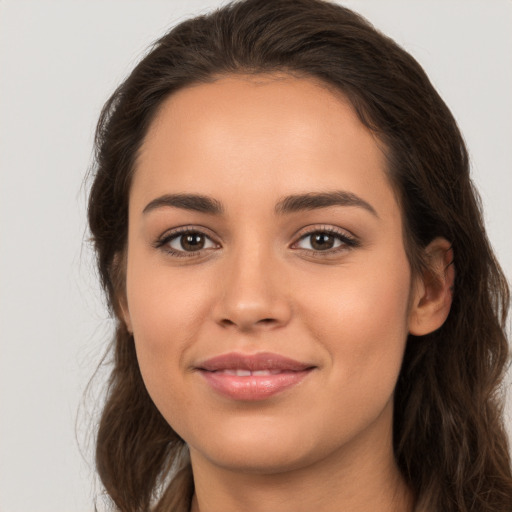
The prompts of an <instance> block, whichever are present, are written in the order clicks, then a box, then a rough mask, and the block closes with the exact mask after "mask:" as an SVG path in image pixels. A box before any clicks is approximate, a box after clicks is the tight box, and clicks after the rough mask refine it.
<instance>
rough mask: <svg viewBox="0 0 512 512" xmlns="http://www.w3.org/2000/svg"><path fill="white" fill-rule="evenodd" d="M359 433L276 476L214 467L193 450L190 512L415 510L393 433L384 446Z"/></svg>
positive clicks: (383, 511)
mask: <svg viewBox="0 0 512 512" xmlns="http://www.w3.org/2000/svg"><path fill="white" fill-rule="evenodd" d="M377 430H378V429H377ZM390 430H391V429H390ZM370 434H371V433H370ZM360 437H361V439H355V440H353V441H352V442H351V443H350V446H345V447H343V448H342V449H341V450H340V451H339V452H336V453H332V454H330V455H329V456H328V457H326V458H324V459H322V460H318V461H316V462H314V463H313V464H310V465H307V466H302V467H299V468H296V469H291V470H287V471H283V472H273V473H272V474H261V473H258V474H255V473H247V472H240V471H236V469H235V470H233V469H231V468H222V467H218V466H214V465H213V464H212V463H211V462H209V461H207V460H206V459H204V458H201V457H200V456H199V454H197V453H196V452H194V450H193V449H191V461H192V469H193V472H194V483H195V494H194V497H193V501H192V508H191V512H239V511H240V510H244V511H246V512H268V511H269V510H272V512H290V511H293V512H310V511H311V510H322V511H323V512H339V511H340V510H350V511H351V512H367V511H368V510H375V511H378V512H410V511H412V509H413V498H412V493H411V491H410V489H409V488H408V487H407V485H406V483H405V482H404V480H403V478H402V476H401V474H400V472H399V470H398V467H397V465H396V463H395V459H394V455H393V448H392V436H391V432H389V435H388V436H387V442H386V443H385V444H383V443H382V442H380V443H378V444H377V445H375V444H373V443H369V442H368V441H369V440H368V437H367V436H365V435H364V434H363V435H362V436H360ZM363 438H364V439H363ZM381 441H382V438H381ZM370 446H371V449H369V447H370Z"/></svg>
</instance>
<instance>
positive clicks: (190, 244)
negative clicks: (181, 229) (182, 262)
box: [181, 233, 204, 251]
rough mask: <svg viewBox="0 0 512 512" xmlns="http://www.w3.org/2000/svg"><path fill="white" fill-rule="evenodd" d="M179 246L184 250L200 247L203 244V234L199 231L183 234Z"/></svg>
mask: <svg viewBox="0 0 512 512" xmlns="http://www.w3.org/2000/svg"><path fill="white" fill-rule="evenodd" d="M181 246H182V247H183V249H185V251H195V250H198V249H202V248H203V246H204V236H203V235H201V234H200V233H191V234H188V235H183V237H182V238H181Z"/></svg>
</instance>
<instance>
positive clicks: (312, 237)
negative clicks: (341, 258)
mask: <svg viewBox="0 0 512 512" xmlns="http://www.w3.org/2000/svg"><path fill="white" fill-rule="evenodd" d="M358 246H359V242H358V240H357V239H355V238H354V237H353V236H352V235H349V234H348V233H346V232H345V231H343V232H341V231H340V232H338V231H337V230H336V231H333V230H330V229H324V230H321V229H318V230H316V231H310V232H309V233H306V234H304V235H303V236H301V237H300V238H299V240H298V241H297V242H295V243H294V244H293V247H294V248H295V249H304V250H307V251H310V252H314V253H321V252H325V253H328V254H332V253H334V252H337V251H338V250H343V249H350V248H354V247H358Z"/></svg>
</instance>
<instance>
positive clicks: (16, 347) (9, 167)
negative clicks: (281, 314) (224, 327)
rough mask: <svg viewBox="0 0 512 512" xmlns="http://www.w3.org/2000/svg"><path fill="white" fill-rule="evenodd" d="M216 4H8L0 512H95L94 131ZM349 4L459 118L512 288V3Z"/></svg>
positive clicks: (104, 337)
mask: <svg viewBox="0 0 512 512" xmlns="http://www.w3.org/2000/svg"><path fill="white" fill-rule="evenodd" d="M218 3H219V2H218V1H214V0H194V1H192V0H179V1H178V0H176V1H170V0H168V1H156V0H149V1H148V0H138V1H133V0H101V1H100V0H87V1H81V0H65V1H58V0H55V1H49V0H32V1H25V0H11V1H5V0H4V1H0V336H1V338H0V512H28V511H33V512H64V511H65V512H71V511H75V512H82V511H84V512H85V511H88V512H89V511H92V510H93V496H94V495H95V492H96V490H95V486H94V471H93V463H92V460H93V459H92V455H91V454H92V451H91V447H92V444H91V432H92V426H93V425H94V422H95V421H96V418H97V413H98V410H97V403H96V397H97V395H98V393H99V390H100V389H101V383H102V382H103V379H104V373H102V372H100V373H99V375H98V378H97V379H96V381H95V382H94V383H93V385H92V386H91V387H90V388H89V393H88V394H85V395H84V392H85V388H86V385H87V383H88V381H89V378H90V377H91V375H92V374H93V372H94V370H95V368H96V367H97V365H98V363H99V361H100V358H101V356H102V354H103V352H104V349H105V347H106V344H107V342H108V339H109V335H110V332H111V324H110V321H109V319H108V316H107V314H106V312H105V308H104V304H103V299H102V297H101V294H100V292H99V289H98V285H97V283H96V275H95V271H94V265H93V258H92V256H91V253H90V249H89V246H88V245H87V243H86V231H85V222H84V220H85V198H86V190H87V186H85V185H84V184H83V180H84V176H85V173H86V170H87V168H88V167H89V165H90V163H91V148H92V134H93V130H94V125H95V122H96V119H97V117H98V114H99V111H100V108H101V106H102V104H103V102H104V101H105V100H106V99H107V97H108V95H109V94H110V92H112V90H113V89H114V87H115V86H116V85H117V84H118V83H119V82H120V81H121V80H122V78H123V77H124V76H125V75H126V73H127V72H128V71H129V70H130V69H131V68H132V67H133V66H134V64H135V63H136V62H137V61H138V59H139V58H140V57H141V55H142V54H143V53H144V50H145V48H146V47H147V46H148V44H149V43H150V42H151V41H153V40H154V39H155V38H156V37H157V36H159V35H161V34H162V33H163V31H164V30H165V28H166V27H168V26H169V25H171V24H174V23H175V22H176V21H179V20H181V19H183V18H185V17H187V16H188V15H190V14H192V13H198V12H201V11H204V10H207V9H208V8H209V7H211V6H215V5H218ZM345 4H346V5H348V6H351V7H354V8H355V9H356V10H358V11H359V12H361V13H362V14H364V15H366V16H367V17H368V18H369V19H370V20H371V21H372V22H373V23H374V24H375V25H376V26H377V27H378V28H380V29H382V30H383V31H384V32H385V33H387V34H389V35H391V36H392V37H394V38H395V39H396V40H397V41H398V42H399V43H401V44H402V45H403V46H404V47H405V48H406V49H407V50H408V51H410V52H411V53H412V54H413V55H414V56H415V57H416V58H417V59H418V60H419V61H420V63H421V64H422V65H423V66H424V67H425V69H426V70H427V72H428V73H429V75H430V77H431V79H432V81H433V82H434V84H435V85H436V86H437V88H438V90H439V91H440V93H441V95H442V96H443V97H444V99H445V100H446V101H447V103H448V105H449V106H450V107H451V108H452V110H453V112H454V114H455V116H456V118H457V120H458V122H459V124H460V126H461V128H462V131H463V133H464V135H465V138H466V140H467V143H468V146H469V149H470V152H471V156H472V163H473V172H474V179H475V181H476V183H477V185H478V186H479V188H480V191H481V195H482V199H483V203H484V207H485V216H486V222H487V226H488V231H489V236H490V239H491V241H492V243H493V245H494V247H495V249H496V252H497V254H498V257H499V259H500V261H501V262H502V265H503V267H504V269H505V271H506V273H507V275H508V278H509V279H510V277H511V276H512V242H511V236H510V233H511V231H510V228H511V224H512V222H511V217H512V203H511V201H510V194H511V192H512V173H511V169H512V165H511V164H512V143H511V134H512V95H511V93H510V91H512V60H511V55H512V52H511V50H512V32H511V30H510V27H511V26H512V2H511V1H510V0H493V1H492V2H490V1H488V0H459V1H455V0H451V1H440V0H438V1H435V0H425V1H423V0H421V1H420V0H414V1H411V0H400V1H388V0H386V1H383V0H359V1H350V2H345ZM511 403H512V402H511V400H510V399H509V405H508V409H507V414H508V422H509V423H508V426H509V431H510V432H512V421H511V419H510V411H511V409H512V406H511ZM79 446H80V447H81V452H82V454H81V452H80V449H79ZM96 489H97V488H96Z"/></svg>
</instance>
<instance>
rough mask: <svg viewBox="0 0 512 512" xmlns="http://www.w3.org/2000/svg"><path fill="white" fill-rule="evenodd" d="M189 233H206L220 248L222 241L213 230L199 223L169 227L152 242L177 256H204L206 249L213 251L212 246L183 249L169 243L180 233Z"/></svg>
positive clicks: (156, 247)
mask: <svg viewBox="0 0 512 512" xmlns="http://www.w3.org/2000/svg"><path fill="white" fill-rule="evenodd" d="M187 233H199V234H201V235H204V236H205V237H206V238H208V239H209V240H211V241H212V242H213V243H214V244H215V245H216V246H217V247H215V248H220V243H219V242H218V241H217V237H216V236H215V235H214V234H213V233H212V231H211V230H210V229H208V228H206V227H204V226H198V225H185V226H178V227H176V228H172V229H168V230H167V231H165V232H164V233H162V234H161V235H160V236H159V237H158V238H157V239H156V240H155V242H154V243H153V244H152V245H153V247H155V249H161V250H163V251H165V252H166V253H168V254H171V255H172V256H176V257H187V258H190V257H199V256H203V255H204V252H205V251H211V250H212V248H211V247H208V248H206V249H199V250H197V251H184V250H183V251H182V250H176V249H173V248H171V247H170V246H169V245H168V244H169V242H170V241H171V240H174V239H175V238H178V237H179V236H180V235H185V234H187Z"/></svg>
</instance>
